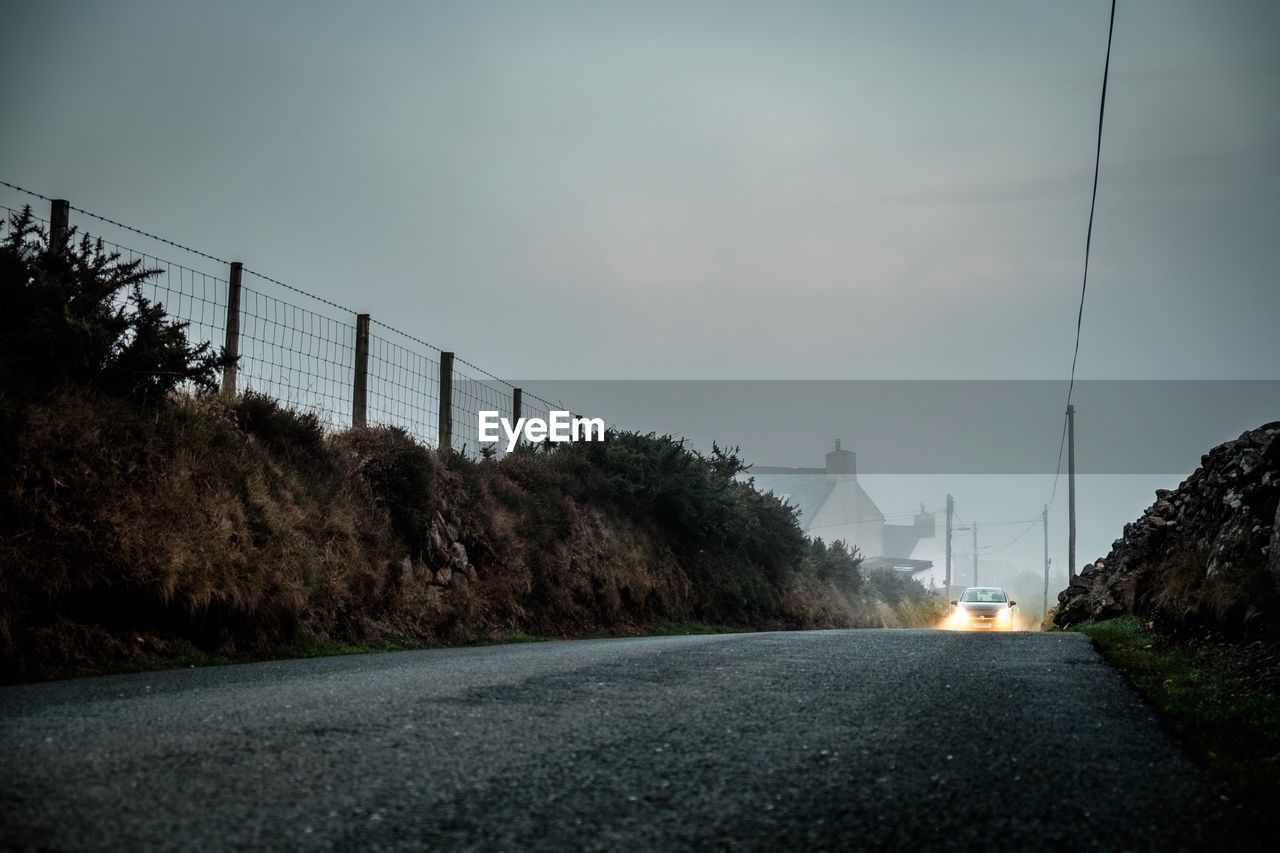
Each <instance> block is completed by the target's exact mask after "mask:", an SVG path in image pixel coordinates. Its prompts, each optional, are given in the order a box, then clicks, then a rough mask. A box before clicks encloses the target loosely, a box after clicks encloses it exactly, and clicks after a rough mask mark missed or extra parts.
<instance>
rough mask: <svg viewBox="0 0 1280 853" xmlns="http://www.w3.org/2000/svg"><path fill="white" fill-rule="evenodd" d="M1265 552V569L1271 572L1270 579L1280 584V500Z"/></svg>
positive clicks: (1277, 503)
mask: <svg viewBox="0 0 1280 853" xmlns="http://www.w3.org/2000/svg"><path fill="white" fill-rule="evenodd" d="M1267 552H1268V553H1267V569H1268V571H1270V572H1271V579H1272V580H1273V581H1275V583H1276V585H1277V586H1280V501H1277V502H1276V517H1275V521H1273V522H1272V524H1271V543H1270V544H1269V545H1268V546H1267Z"/></svg>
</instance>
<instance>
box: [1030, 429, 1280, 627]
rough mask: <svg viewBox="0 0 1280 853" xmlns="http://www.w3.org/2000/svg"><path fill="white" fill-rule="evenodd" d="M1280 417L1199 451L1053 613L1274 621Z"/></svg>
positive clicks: (1225, 623) (1181, 621)
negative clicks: (1194, 462)
mask: <svg viewBox="0 0 1280 853" xmlns="http://www.w3.org/2000/svg"><path fill="white" fill-rule="evenodd" d="M1278 435H1280V421H1276V422H1272V423H1268V424H1264V425H1263V426H1260V427H1258V428H1257V429H1253V430H1249V431H1247V432H1245V433H1243V434H1242V435H1241V436H1240V437H1239V438H1238V439H1236V440H1234V441H1228V442H1226V443H1225V444H1221V445H1219V446H1217V447H1215V448H1213V449H1212V450H1210V451H1209V452H1208V453H1206V454H1205V455H1203V456H1202V457H1200V467H1199V468H1197V469H1196V470H1195V471H1194V472H1193V473H1192V474H1191V475H1190V476H1189V477H1187V479H1185V480H1183V481H1182V482H1181V483H1179V484H1178V487H1177V488H1176V489H1172V490H1170V489H1159V490H1157V491H1156V500H1155V502H1154V503H1153V504H1152V505H1151V506H1150V507H1148V508H1147V510H1146V511H1145V512H1144V513H1143V514H1142V516H1141V517H1140V518H1138V519H1136V520H1135V521H1132V522H1130V523H1129V524H1126V525H1125V526H1124V533H1123V535H1122V536H1121V537H1120V538H1119V539H1117V540H1115V542H1113V543H1112V545H1111V551H1110V552H1109V553H1108V554H1107V555H1106V556H1105V557H1103V558H1101V559H1099V560H1097V561H1095V562H1094V563H1092V564H1090V565H1086V566H1085V567H1084V568H1083V569H1082V570H1081V571H1080V573H1079V575H1078V576H1077V577H1076V579H1075V581H1074V582H1073V583H1072V584H1071V585H1070V586H1069V587H1068V588H1067V589H1065V590H1063V591H1062V592H1060V593H1059V594H1058V610H1057V614H1056V616H1055V617H1054V622H1055V623H1056V624H1057V625H1058V626H1060V627H1067V626H1070V625H1074V624H1076V623H1079V622H1081V621H1083V620H1085V619H1105V618H1109V617H1112V616H1119V615H1122V614H1126V613H1132V614H1134V615H1137V616H1138V617H1140V618H1142V619H1144V620H1145V621H1149V622H1153V623H1156V624H1158V625H1161V626H1162V627H1165V628H1169V629H1173V630H1180V629H1194V628H1208V629H1210V630H1225V631H1228V632H1240V631H1245V632H1256V631H1260V630H1268V629H1274V628H1275V627H1276V623H1277V621H1278V620H1277V616H1278V611H1277V588H1278V587H1280V510H1278V507H1277V505H1278V504H1280V440H1277V436H1278Z"/></svg>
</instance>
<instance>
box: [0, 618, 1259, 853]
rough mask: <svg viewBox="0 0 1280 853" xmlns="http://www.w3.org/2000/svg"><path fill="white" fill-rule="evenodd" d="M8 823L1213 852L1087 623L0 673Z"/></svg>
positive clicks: (312, 840)
mask: <svg viewBox="0 0 1280 853" xmlns="http://www.w3.org/2000/svg"><path fill="white" fill-rule="evenodd" d="M0 724H2V725H3V734H2V736H0V760H2V761H3V765H4V768H5V769H4V771H3V774H2V777H3V781H2V782H0V785H2V788H0V790H2V791H3V794H2V799H0V828H2V832H3V836H2V837H3V840H4V844H5V845H6V846H7V847H10V848H19V849H22V848H41V849H47V848H54V849H101V850H113V851H114V850H132V849H206V850H207V849H231V848H239V849H245V848H289V849H291V848H318V849H334V848H337V849H352V850H378V849H392V850H398V849H404V850H417V849H477V850H521V849H548V850H564V849H614V850H636V849H659V848H660V849H664V850H683V849H690V848H716V849H803V850H813V849H838V850H850V849H898V848H901V849H911V850H920V849H989V848H991V849H999V850H1005V851H1009V850H1025V849H1047V848H1060V849H1066V848H1071V849H1081V848H1087V847H1089V846H1097V847H1100V848H1102V849H1107V850H1117V849H1138V850H1146V849H1150V850H1170V849H1180V848H1181V849H1198V848H1224V847H1227V846H1232V845H1235V844H1237V843H1239V842H1240V841H1242V839H1240V838H1238V837H1237V835H1238V834H1239V833H1240V832H1242V831H1243V830H1241V829H1240V827H1239V826H1238V825H1237V824H1236V822H1235V821H1234V819H1233V816H1232V810H1233V807H1232V805H1231V804H1230V803H1229V802H1227V801H1225V800H1224V799H1223V798H1222V797H1221V796H1220V794H1219V792H1218V791H1217V790H1216V789H1215V788H1214V786H1213V785H1212V784H1211V783H1209V782H1208V781H1207V780H1206V778H1205V777H1204V775H1203V774H1202V773H1201V772H1200V771H1199V770H1198V769H1197V768H1196V767H1195V766H1194V765H1193V764H1192V762H1191V761H1190V760H1189V759H1188V758H1186V757H1185V756H1184V755H1183V754H1182V753H1181V752H1180V750H1179V749H1178V748H1177V747H1176V746H1175V745H1174V744H1173V743H1171V742H1170V740H1169V738H1168V737H1167V735H1166V734H1165V733H1164V731H1163V730H1162V729H1161V727H1160V725H1159V723H1158V722H1157V721H1156V720H1155V719H1154V718H1153V716H1152V714H1151V712H1150V711H1149V710H1148V709H1147V708H1146V707H1145V706H1144V705H1143V704H1142V702H1141V701H1140V700H1139V699H1138V697H1137V696H1136V694H1135V693H1134V692H1133V691H1132V689H1131V688H1130V687H1129V686H1128V685H1127V683H1126V682H1125V681H1124V680H1123V679H1122V678H1121V677H1120V676H1119V675H1118V674H1117V673H1116V672H1114V671H1113V670H1112V669H1111V668H1110V667H1109V666H1108V665H1107V664H1106V663H1105V662H1104V661H1102V659H1101V658H1100V657H1099V656H1098V655H1097V653H1096V652H1095V651H1094V650H1093V648H1092V646H1091V645H1090V643H1089V640H1088V639H1087V638H1085V637H1084V636H1081V635H1078V634H1012V635H986V634H957V633H947V632H929V631H821V632H804V633H777V634H737V635H720V636H703V637H668V638H652V639H635V640H586V641H577V642H557V643H538V644H528V645H515V646H490V647H482V648H466V649H445V650H436V651H423V652H399V653H392V654H380V655H365V656H357V657H343V658H325V659H315V660H300V661H282V662H275V663H264V664H250V665H244V666H230V667H219V668H208V669H192V670H176V671H169V672H158V673H149V674H140V675H128V676H114V677H106V678H90V679H79V680H72V681H64V682H58V683H51V684H42V685H23V686H15V687H8V688H4V689H2V690H0Z"/></svg>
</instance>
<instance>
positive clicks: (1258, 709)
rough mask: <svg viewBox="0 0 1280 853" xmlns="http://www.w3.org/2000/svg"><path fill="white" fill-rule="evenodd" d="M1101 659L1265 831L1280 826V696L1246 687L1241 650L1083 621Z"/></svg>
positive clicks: (1135, 625)
mask: <svg viewBox="0 0 1280 853" xmlns="http://www.w3.org/2000/svg"><path fill="white" fill-rule="evenodd" d="M1078 630H1080V631H1083V632H1084V633H1085V634H1088V635H1089V636H1090V637H1091V638H1092V639H1093V640H1094V642H1095V643H1096V644H1097V646H1098V648H1099V649H1100V650H1101V652H1102V654H1103V656H1104V657H1105V658H1106V659H1107V660H1108V661H1109V662H1110V663H1111V664H1112V665H1114V666H1115V667H1116V668H1117V669H1119V670H1120V671H1121V672H1122V673H1123V674H1124V675H1125V676H1127V677H1128V678H1129V680H1130V681H1131V682H1132V683H1133V684H1134V686H1136V687H1137V688H1138V691H1139V692H1140V693H1141V694H1142V695H1143V697H1144V698H1146V700H1147V701H1148V702H1149V703H1150V704H1151V705H1152V706H1153V707H1154V708H1155V709H1156V711H1157V712H1159V713H1160V715H1161V716H1162V717H1163V718H1164V719H1165V721H1166V722H1167V724H1168V726H1169V728H1170V729H1171V730H1172V732H1173V734H1174V736H1175V737H1176V738H1177V739H1178V740H1180V741H1181V742H1182V743H1183V744H1184V745H1185V746H1186V747H1187V748H1188V749H1189V750H1190V751H1191V753H1192V754H1193V755H1194V756H1195V757H1196V758H1198V759H1199V760H1200V761H1201V763H1203V764H1204V765H1205V766H1206V767H1207V768H1208V769H1209V771H1210V772H1211V773H1213V774H1214V775H1215V776H1217V777H1218V778H1219V779H1221V780H1222V781H1223V782H1224V783H1226V785H1227V788H1228V790H1229V791H1230V792H1231V793H1232V795H1233V796H1234V797H1235V798H1236V799H1237V800H1239V801H1240V802H1242V803H1244V804H1245V805H1246V806H1248V807H1250V808H1251V809H1252V810H1253V811H1255V813H1257V814H1259V816H1260V817H1262V818H1263V819H1264V820H1265V821H1266V822H1267V823H1268V824H1270V825H1271V826H1276V825H1277V824H1280V816H1277V815H1275V814H1274V802H1275V799H1276V797H1277V795H1278V794H1280V696H1277V695H1276V694H1275V693H1274V692H1269V691H1267V690H1265V689H1261V688H1258V687H1255V686H1251V685H1250V684H1249V682H1248V675H1249V673H1250V667H1251V661H1250V660H1249V656H1248V653H1247V651H1246V650H1244V649H1242V648H1240V647H1238V646H1233V645H1230V644H1225V643H1215V644H1210V643H1203V644H1179V643H1175V642H1173V641H1171V640H1169V639H1167V638H1165V637H1163V636H1161V635H1160V634H1157V633H1155V632H1153V631H1150V630H1148V629H1146V628H1145V627H1144V626H1143V624H1142V623H1141V622H1139V621H1138V620H1137V619H1135V618H1133V617H1121V618H1117V619H1108V620H1105V621H1098V622H1085V623H1083V624H1081V625H1080V626H1078Z"/></svg>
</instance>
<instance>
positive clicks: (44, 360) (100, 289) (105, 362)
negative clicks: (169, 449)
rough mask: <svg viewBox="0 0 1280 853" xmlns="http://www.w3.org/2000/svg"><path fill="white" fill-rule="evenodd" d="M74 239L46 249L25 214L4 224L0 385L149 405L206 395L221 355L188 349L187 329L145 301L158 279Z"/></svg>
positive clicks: (204, 347) (43, 236)
mask: <svg viewBox="0 0 1280 853" xmlns="http://www.w3.org/2000/svg"><path fill="white" fill-rule="evenodd" d="M74 234H75V230H74V229H69V230H68V232H67V233H66V234H65V235H64V236H63V237H61V238H60V239H59V240H57V242H53V241H51V239H50V236H49V235H48V234H47V233H46V232H45V231H44V230H43V229H42V228H40V226H39V225H38V224H37V223H36V221H35V219H34V217H33V216H32V214H31V208H30V207H27V208H24V209H23V211H22V212H21V213H15V214H13V215H12V216H11V217H10V220H9V222H8V229H7V231H6V233H5V235H4V239H3V240H2V241H0V304H3V305H4V306H5V310H4V311H3V312H0V387H3V388H5V389H7V391H8V392H9V393H11V394H18V395H23V396H43V395H47V394H48V393H50V392H52V391H54V390H56V389H57V388H60V387H62V386H63V385H65V384H67V383H73V384H76V385H79V386H82V387H87V388H95V389H98V390H101V391H105V392H106V393H108V394H111V395H114V396H120V397H129V398H132V399H135V400H140V401H153V402H154V401H156V400H159V399H161V398H163V397H164V396H165V394H167V393H168V392H169V391H172V390H173V389H174V388H177V387H179V386H184V385H186V386H191V387H194V388H197V389H210V388H213V387H214V383H215V377H216V375H217V372H218V371H219V370H220V369H221V368H222V367H223V366H224V365H225V364H226V363H227V359H226V356H225V354H222V353H215V352H213V351H212V350H211V348H210V346H209V344H207V343H201V344H198V345H194V346H193V345H192V344H191V343H190V342H189V341H188V340H187V336H186V327H187V324H186V323H181V322H176V321H174V320H171V319H169V317H168V316H167V315H166V314H165V310H164V306H163V305H160V304H157V303H153V302H151V301H150V300H148V299H147V298H146V297H144V296H143V295H142V285H143V283H145V282H146V281H147V280H148V279H149V278H151V277H152V276H154V275H156V274H157V273H158V271H157V270H151V269H145V268H143V266H142V262H141V261H138V260H133V261H124V260H121V258H120V254H119V252H108V251H106V249H105V248H104V246H103V243H102V241H101V240H97V241H94V240H91V239H90V238H89V237H88V236H85V237H82V238H81V239H80V241H79V242H76V241H75V237H74Z"/></svg>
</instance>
